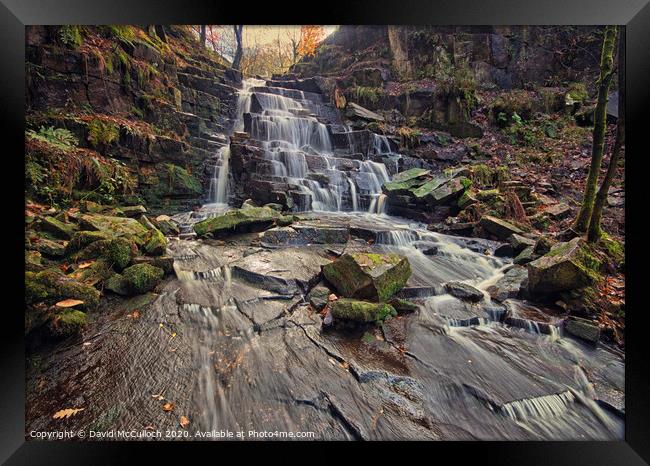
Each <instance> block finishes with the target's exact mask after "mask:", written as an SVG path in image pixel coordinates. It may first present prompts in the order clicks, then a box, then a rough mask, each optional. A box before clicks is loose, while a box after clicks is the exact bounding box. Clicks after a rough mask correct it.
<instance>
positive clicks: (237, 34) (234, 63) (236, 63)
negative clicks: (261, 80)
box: [232, 25, 244, 70]
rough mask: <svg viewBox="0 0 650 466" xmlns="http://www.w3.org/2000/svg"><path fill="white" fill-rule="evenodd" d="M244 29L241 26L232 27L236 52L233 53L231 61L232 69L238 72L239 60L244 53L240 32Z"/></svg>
mask: <svg viewBox="0 0 650 466" xmlns="http://www.w3.org/2000/svg"><path fill="white" fill-rule="evenodd" d="M243 29H244V26H243V25H234V26H233V31H234V32H235V40H236V41H237V50H236V51H235V56H234V57H233V60H232V67H233V68H234V69H236V70H238V69H239V68H240V66H241V58H242V55H243V53H244V50H243V46H242V31H243Z"/></svg>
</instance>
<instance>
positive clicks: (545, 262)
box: [528, 238, 600, 293]
mask: <svg viewBox="0 0 650 466" xmlns="http://www.w3.org/2000/svg"><path fill="white" fill-rule="evenodd" d="M585 248H586V247H585V245H584V242H583V240H582V239H581V238H574V239H572V240H571V241H569V242H568V243H558V244H556V245H554V246H553V247H552V248H551V250H550V252H549V253H548V254H546V255H544V256H542V257H540V258H539V259H537V260H535V261H533V262H530V263H529V264H528V287H529V290H530V291H531V292H532V293H553V292H558V291H565V290H572V289H576V288H581V287H583V286H587V285H590V284H592V283H593V282H594V280H595V279H596V278H597V274H598V268H599V266H600V263H599V262H598V261H597V259H595V258H594V257H593V256H591V255H590V254H589V252H588V251H587V250H586V249H585Z"/></svg>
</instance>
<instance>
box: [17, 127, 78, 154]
mask: <svg viewBox="0 0 650 466" xmlns="http://www.w3.org/2000/svg"><path fill="white" fill-rule="evenodd" d="M25 134H26V135H27V137H28V138H31V139H36V140H38V141H42V142H45V143H46V144H49V145H50V146H54V147H56V148H57V149H60V150H63V151H68V150H71V149H74V148H75V147H77V146H78V145H79V140H78V139H77V138H76V137H75V135H74V134H72V133H71V132H70V131H68V130H67V129H65V128H54V127H53V126H50V127H49V128H46V127H44V126H41V127H40V128H39V130H38V132H36V131H34V130H28V131H26V133H25Z"/></svg>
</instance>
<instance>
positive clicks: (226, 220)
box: [194, 207, 282, 238]
mask: <svg viewBox="0 0 650 466" xmlns="http://www.w3.org/2000/svg"><path fill="white" fill-rule="evenodd" d="M281 216H282V214H281V213H280V212H278V211H277V210H275V209H271V208H270V207H249V208H246V209H237V210H231V211H229V212H226V213H225V214H223V215H219V216H217V217H213V218H209V219H206V220H203V221H201V222H198V223H196V224H195V225H194V231H195V232H196V234H197V235H198V236H204V235H207V234H208V233H211V234H212V235H213V236H214V237H215V238H218V237H223V236H227V235H229V234H234V233H248V232H252V231H263V230H266V229H267V228H269V227H271V226H272V225H273V224H274V223H275V221H276V220H277V219H279V218H280V217H281Z"/></svg>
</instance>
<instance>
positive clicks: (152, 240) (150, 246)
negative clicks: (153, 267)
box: [144, 228, 167, 256]
mask: <svg viewBox="0 0 650 466" xmlns="http://www.w3.org/2000/svg"><path fill="white" fill-rule="evenodd" d="M144 250H145V251H146V253H147V254H149V255H150V256H162V255H163V254H165V251H166V250H167V238H165V235H163V234H162V232H161V231H160V230H158V229H156V228H154V229H152V230H149V231H148V232H147V233H146V234H145V235H144Z"/></svg>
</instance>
